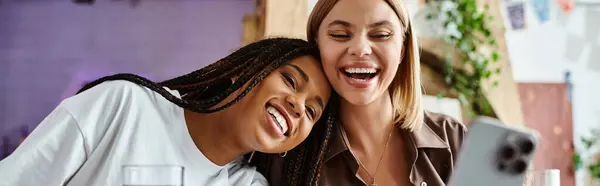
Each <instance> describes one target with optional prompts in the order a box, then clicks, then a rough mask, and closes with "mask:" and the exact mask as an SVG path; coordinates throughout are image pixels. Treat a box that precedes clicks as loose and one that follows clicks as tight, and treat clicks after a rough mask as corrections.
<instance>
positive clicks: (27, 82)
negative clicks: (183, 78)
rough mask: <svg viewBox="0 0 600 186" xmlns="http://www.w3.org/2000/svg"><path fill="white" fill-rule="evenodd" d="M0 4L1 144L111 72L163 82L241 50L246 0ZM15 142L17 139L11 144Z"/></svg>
mask: <svg viewBox="0 0 600 186" xmlns="http://www.w3.org/2000/svg"><path fill="white" fill-rule="evenodd" d="M98 1H100V2H97V3H96V4H95V5H94V6H79V5H75V4H73V3H71V1H69V0H45V1H2V4H0V136H2V135H16V134H15V133H14V132H16V131H17V130H18V129H19V127H20V126H22V125H28V126H31V128H33V127H35V126H36V125H37V124H38V123H39V122H40V121H41V120H43V119H44V117H45V116H46V115H48V114H49V113H50V112H51V111H52V110H53V109H54V107H56V105H57V104H58V103H60V101H61V100H62V99H63V98H65V97H66V96H68V95H71V94H72V93H74V91H76V90H77V89H78V88H79V86H80V85H81V84H82V83H83V81H87V80H92V79H95V78H98V77H100V76H103V75H107V74H110V73H117V72H130V73H137V74H142V75H145V76H148V77H149V78H151V79H153V80H163V79H167V78H171V77H174V76H177V75H181V74H184V73H188V72H191V71H193V70H195V69H198V68H201V67H203V66H205V65H206V64H208V63H210V62H213V61H215V60H217V59H219V58H221V57H224V56H225V55H227V54H228V53H230V52H231V51H232V50H234V49H236V48H237V47H239V46H240V43H241V40H242V18H243V16H244V15H245V14H248V13H251V12H252V11H253V1H252V0H215V1H212V0H195V1H184V0H179V1H175V0H169V1H141V4H140V5H139V6H137V7H135V8H132V7H131V6H130V4H129V3H128V2H127V1H107V0H104V1H103V0H98ZM13 139H15V140H16V139H17V136H13Z"/></svg>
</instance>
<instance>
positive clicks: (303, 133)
mask: <svg viewBox="0 0 600 186" xmlns="http://www.w3.org/2000/svg"><path fill="white" fill-rule="evenodd" d="M312 126H314V125H313V124H312V123H311V122H305V123H303V124H302V125H301V128H299V130H298V134H296V137H295V139H294V140H292V141H290V142H291V143H290V144H289V146H290V149H291V148H294V147H296V146H298V145H299V144H300V143H302V142H303V141H304V140H306V138H307V137H308V135H309V134H310V131H311V130H312ZM292 143H293V144H292Z"/></svg>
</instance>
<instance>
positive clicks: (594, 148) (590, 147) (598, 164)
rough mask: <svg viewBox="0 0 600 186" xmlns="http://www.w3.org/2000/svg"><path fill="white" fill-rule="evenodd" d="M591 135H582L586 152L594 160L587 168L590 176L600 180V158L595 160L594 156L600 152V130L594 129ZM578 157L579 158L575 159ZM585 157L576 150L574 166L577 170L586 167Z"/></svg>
mask: <svg viewBox="0 0 600 186" xmlns="http://www.w3.org/2000/svg"><path fill="white" fill-rule="evenodd" d="M591 133H592V135H591V137H581V143H582V144H583V150H584V153H585V154H587V155H588V156H591V157H590V159H592V160H591V161H592V162H589V164H588V165H587V166H585V167H586V168H587V170H588V171H589V172H590V176H592V178H594V179H596V180H600V160H597V159H596V160H594V159H593V158H594V156H595V155H597V154H598V153H600V152H599V150H598V147H600V145H599V144H600V130H592V132H591ZM576 157H578V158H577V159H575V158H576ZM584 159H585V158H584V157H583V156H582V153H580V152H574V161H573V164H574V167H575V170H578V169H581V168H582V167H584V161H585V160H584ZM576 160H577V161H576Z"/></svg>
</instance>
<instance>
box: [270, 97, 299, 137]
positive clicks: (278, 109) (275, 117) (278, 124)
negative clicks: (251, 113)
mask: <svg viewBox="0 0 600 186" xmlns="http://www.w3.org/2000/svg"><path fill="white" fill-rule="evenodd" d="M265 110H266V116H267V117H268V118H267V119H268V120H269V123H272V126H273V127H272V128H273V130H274V132H276V133H277V134H278V135H280V136H282V137H283V136H285V137H289V136H290V135H291V133H292V132H293V131H294V128H293V125H292V123H291V118H290V115H289V114H288V112H287V110H285V108H284V107H282V106H281V105H278V104H270V103H267V105H266V108H265Z"/></svg>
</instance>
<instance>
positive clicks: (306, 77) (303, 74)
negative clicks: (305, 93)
mask: <svg viewBox="0 0 600 186" xmlns="http://www.w3.org/2000/svg"><path fill="white" fill-rule="evenodd" d="M287 65H288V66H291V67H293V68H294V69H296V71H298V73H299V74H300V76H302V79H304V81H306V82H308V81H309V80H310V78H308V75H306V73H305V72H304V70H302V68H300V67H299V66H298V65H294V64H289V63H288V64H287ZM317 102H318V103H319V106H321V108H323V109H325V106H323V105H325V104H323V98H321V96H317Z"/></svg>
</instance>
